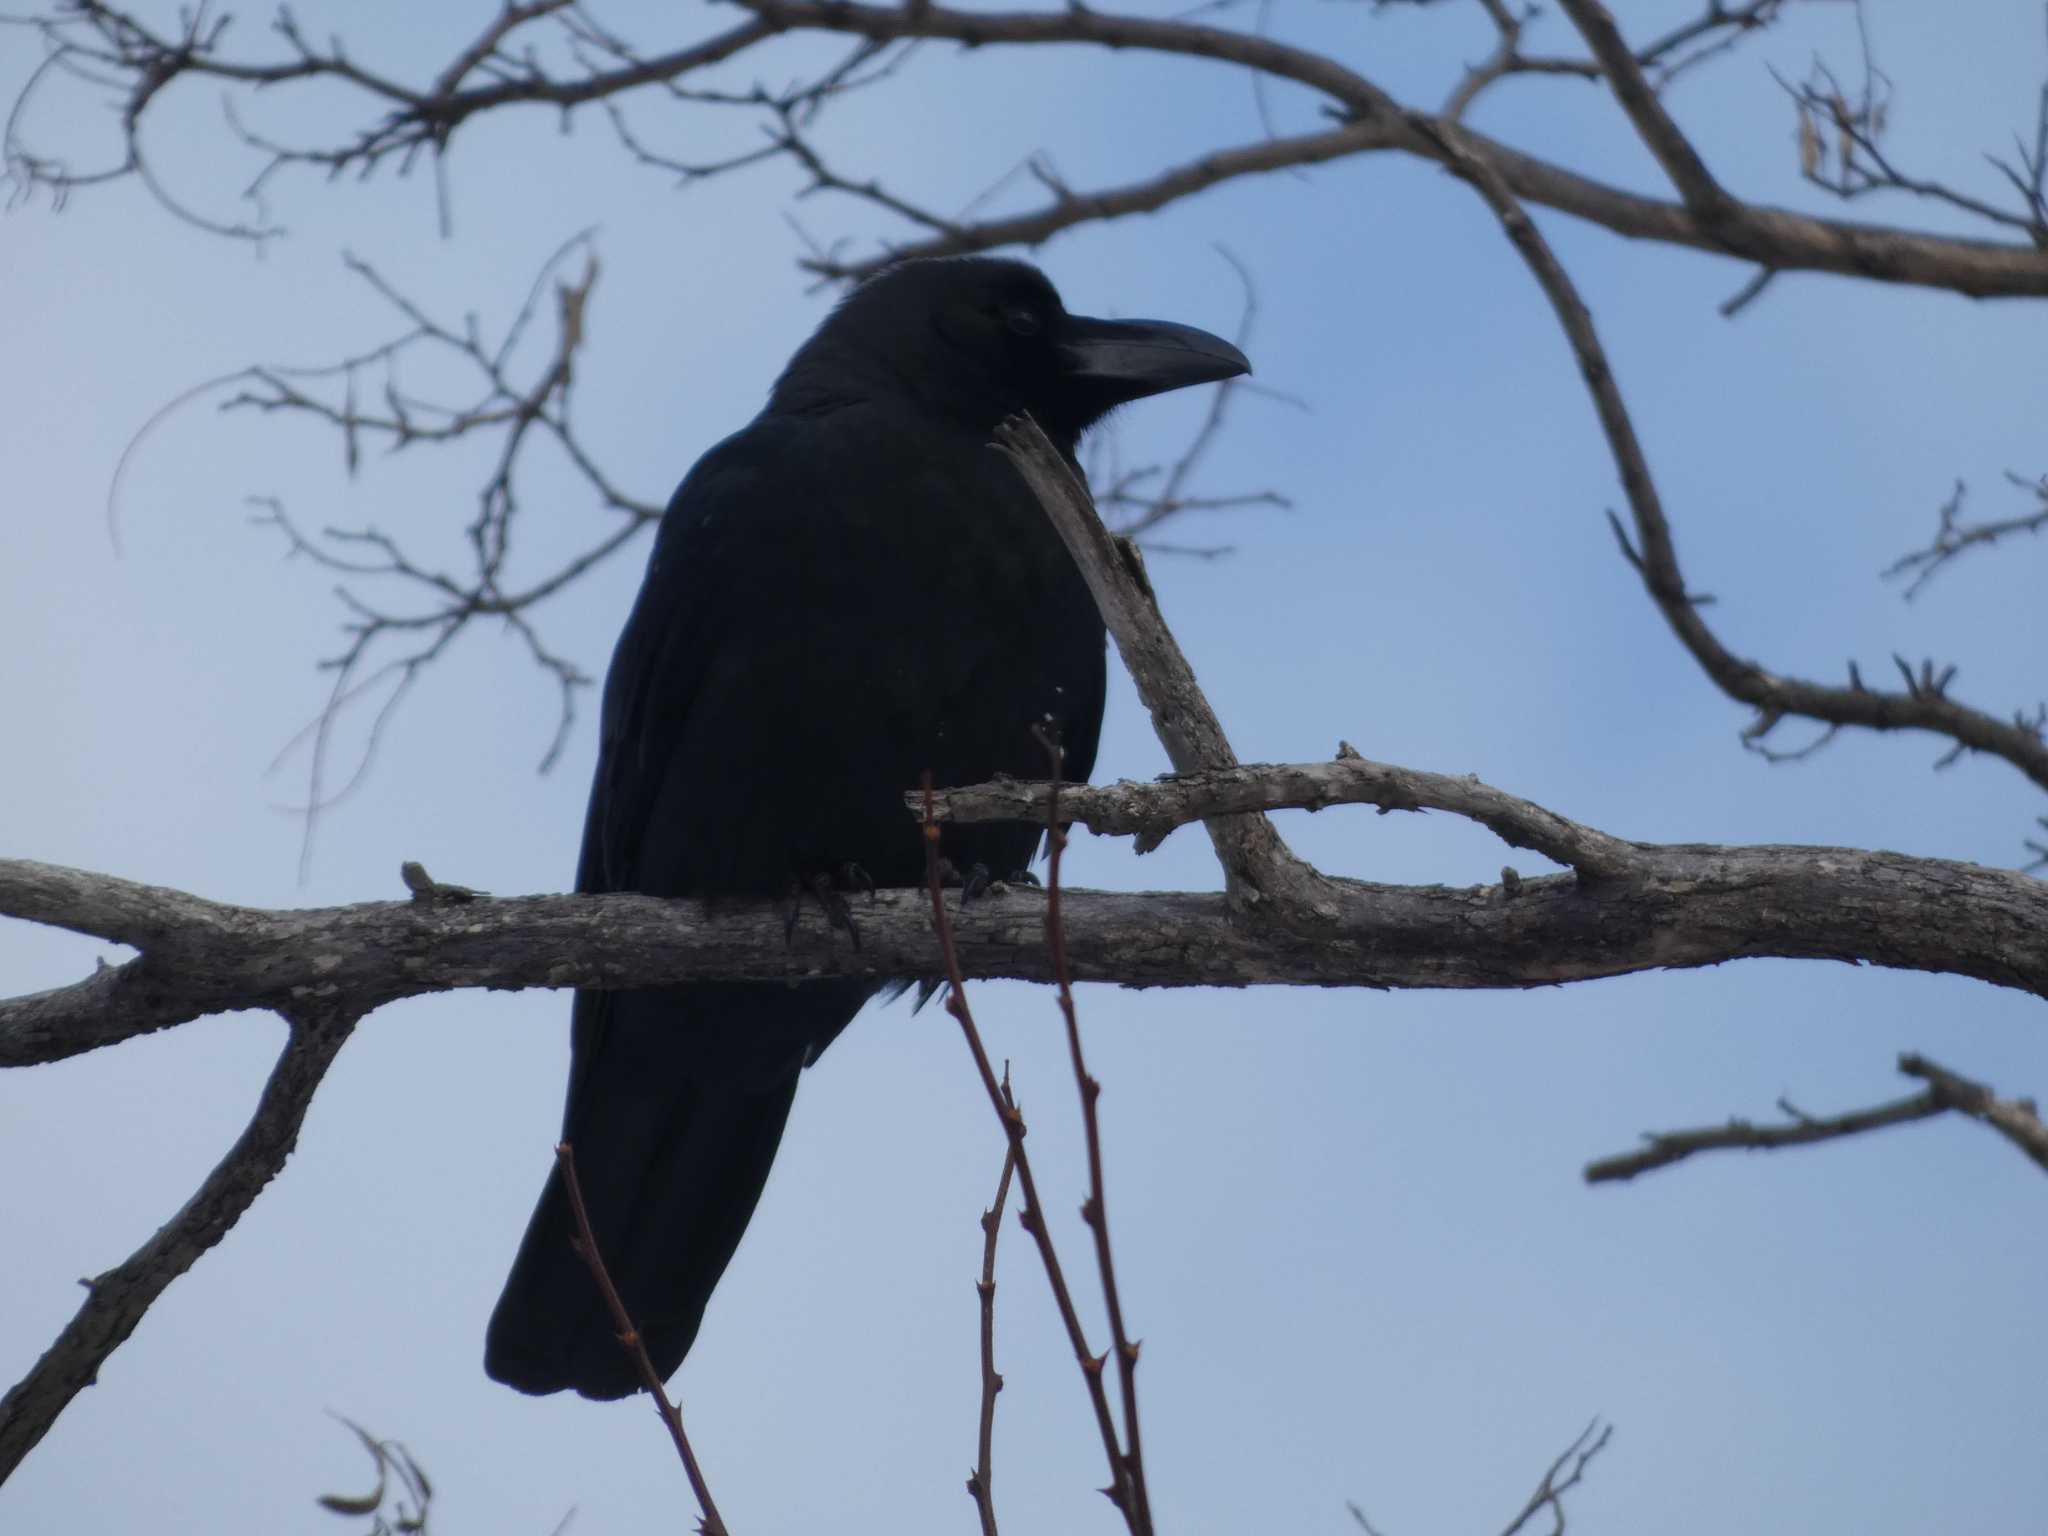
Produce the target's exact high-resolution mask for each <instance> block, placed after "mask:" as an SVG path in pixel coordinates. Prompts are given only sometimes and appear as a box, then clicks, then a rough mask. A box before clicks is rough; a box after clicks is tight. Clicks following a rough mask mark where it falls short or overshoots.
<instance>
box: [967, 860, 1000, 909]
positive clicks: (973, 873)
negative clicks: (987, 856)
mask: <svg viewBox="0 0 2048 1536" xmlns="http://www.w3.org/2000/svg"><path fill="white" fill-rule="evenodd" d="M995 883H996V882H995V876H993V875H991V874H990V873H989V872H988V866H987V865H986V864H983V863H980V862H977V863H976V864H975V866H974V867H973V868H972V869H970V870H968V871H967V878H966V880H964V881H963V882H961V885H960V899H961V900H962V901H973V900H975V899H976V898H977V897H980V896H986V895H987V894H988V888H989V887H990V886H992V885H994V884H995Z"/></svg>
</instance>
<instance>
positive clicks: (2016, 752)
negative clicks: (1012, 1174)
mask: <svg viewBox="0 0 2048 1536" xmlns="http://www.w3.org/2000/svg"><path fill="white" fill-rule="evenodd" d="M1414 124H1415V128H1416V131H1417V132H1418V133H1433V134H1437V135H1438V136H1439V137H1440V139H1441V143H1442V146H1443V152H1444V155H1445V157H1446V159H1447V161H1448V162H1449V164H1450V166H1451V169H1452V170H1454V171H1455V172H1456V173H1457V174H1458V175H1460V176H1461V177H1463V178H1464V179H1465V180H1466V181H1468V182H1470V183H1471V184H1472V186H1473V187H1474V188H1475V189H1477V191H1478V192H1479V195H1480V196H1481V197H1482V198H1484V199H1485V200H1486V203H1487V206H1488V207H1490V208H1492V209H1493V211H1494V214H1495V216H1496V217H1497V218H1499V220H1500V222H1501V227H1502V229H1503V230H1505V231H1506V233H1507V236H1508V239H1509V240H1510V241H1511V242H1512V243H1513V245H1514V247H1515V250H1516V251H1517V252H1518V253H1519V254H1520V255H1521V257H1522V259H1523V261H1524V262H1526V263H1527V264H1528V267H1529V270H1530V271H1531V273H1532V274H1534V276H1535V278H1536V281H1537V282H1538V284H1539V285H1540V286H1541V287H1542V289H1543V293H1544V296H1545V297H1546V298H1547V299H1549V301H1550V305H1551V308H1552V309H1553V310H1554V311H1555V312H1556V314H1557V319H1558V323H1559V325H1561V326H1562V327H1563V328H1564V333H1565V336H1566V339H1567V340H1568V341H1569V342H1570V343H1571V348H1572V352H1573V354H1574V355H1575V357H1576V358H1577V360H1578V364H1579V373H1580V376H1581V377H1582V378H1583V379H1584V380H1585V384H1586V389H1587V392H1588V393H1589V394H1590V395H1591V396H1592V399H1593V407H1594V410H1595V411H1596V412H1597V414H1598V415H1599V418H1600V426H1601V430H1602V431H1603V432H1604V433H1605V434H1606V437H1607V446H1608V450H1609V451H1610V452H1611V453H1612V455H1613V457H1614V463H1615V468H1616V470H1617V471H1618V473H1619V475H1620V478H1621V484H1622V490H1623V491H1624V493H1625V494H1626V495H1627V497H1628V504H1629V508H1630V510H1631V512H1632V513H1633V514H1634V519H1635V534H1636V536H1635V540H1634V541H1633V542H1631V541H1630V539H1629V537H1628V535H1627V533H1626V532H1624V531H1623V529H1622V526H1621V523H1620V522H1619V520H1618V519H1616V518H1615V517H1614V515H1613V513H1611V512H1610V513H1609V514H1608V521H1609V522H1610V523H1611V524H1612V525H1613V528H1614V536H1615V538H1616V540H1617V541H1618V542H1619V543H1620V545H1621V551H1622V554H1623V556H1624V557H1625V558H1626V559H1627V560H1628V562H1629V564H1630V565H1632V566H1633V567H1634V568H1635V571H1636V573H1637V575H1639V576H1640V577H1641V578H1642V581H1643V586H1644V589H1645V590H1646V591H1647V592H1648V593H1649V595H1650V598H1651V600H1652V601H1653V602H1655V603H1656V605H1657V608H1658V611H1659V612H1660V613H1662V614H1663V615H1664V621H1665V623H1667V624H1668V625H1669V626H1670V627H1671V630H1672V633H1674V634H1675V635H1677V636H1678V639H1679V641H1680V643H1682V644H1683V645H1684V646H1685V648H1686V649H1687V650H1688V651H1690V652H1691V653H1692V656H1693V659H1694V660H1695V661H1697V662H1698V663H1699V664H1700V667H1701V669H1702V670H1704V671H1705V672H1706V674H1707V676H1708V677H1710V678H1711V679H1712V680H1713V681H1714V683H1715V684H1716V685H1717V686H1718V687H1719V688H1720V689H1721V691H1722V692H1723V693H1725V694H1727V695H1728V696H1729V697H1730V698H1732V699H1735V700H1737V701H1738V702H1740V703H1744V704H1748V705H1751V706H1752V707H1754V708H1755V709H1756V711H1757V718H1756V719H1755V721H1754V722H1752V723H1751V724H1750V726H1749V727H1748V728H1747V729H1746V730H1745V731H1744V732H1743V740H1744V742H1745V744H1749V745H1754V744H1755V743H1758V742H1760V741H1762V739H1763V738H1764V737H1765V736H1767V735H1768V734H1769V733H1770V732H1771V731H1772V730H1773V729H1775V728H1776V727H1777V726H1778V725H1779V724H1780V723H1781V722H1783V721H1784V720H1785V719H1786V718H1787V717H1788V716H1799V717H1803V718H1805V719H1809V720H1818V721H1820V722H1822V723H1823V724H1828V725H1858V726H1863V727H1865V728H1867V729H1870V730H1877V731H1896V730H1919V731H1930V732H1933V733H1934V734H1936V735H1939V736H1945V737H1947V738H1948V739H1949V740H1950V741H1951V742H1953V743H1955V747H1956V749H1957V750H1959V751H1960V750H1969V751H1977V752H1986V753H1990V754H1991V755H1993V756H1996V757H2002V758H2004V759H2005V760H2006V761H2007V762H2009V763H2011V764H2012V765H2013V766H2014V767H2015V768H2018V769H2019V770H2020V772H2022V773H2024V774H2025V775H2026V776H2027V777H2028V778H2030V779H2032V780H2033V781H2034V782H2035V783H2036V784H2038V785H2040V786H2041V787H2042V788H2044V789H2048V739H2044V737H2043V733H2042V729H2041V727H2040V726H2039V725H2036V724H2033V723H2031V722H2030V721H2029V720H2028V719H2027V718H2026V717H2024V716H2015V717H2014V718H2013V719H2012V720H2011V721H2006V720H2000V719H1998V718H1997V717H1996V716H1994V715H1989V714H1986V713H1984V712H1983V711H1982V710H1978V709H1973V708H1971V707H1970V706H1968V705H1966V704H1961V703H1958V702H1957V701H1956V700H1954V699H1952V698H1950V697H1949V695H1948V685H1949V683H1950V682H1951V681H1952V680H1953V678H1954V675H1955V669H1954V668H1953V667H1950V668H1948V669H1946V670H1945V671H1941V672H1939V673H1937V672H1936V671H1935V669H1934V665H1933V663H1932V662H1927V663H1924V664H1923V665H1922V667H1921V670H1920V672H1919V674H1918V675H1916V674H1915V673H1914V672H1913V670H1912V669H1911V668H1910V667H1909V666H1908V665H1907V664H1906V662H1905V660H1904V658H1903V657H1894V658H1893V659H1894V660H1895V661H1896V662H1897V663H1898V667H1899V670H1900V672H1901V673H1902V674H1904V677H1905V684H1906V686H1905V690H1904V691H1903V692H1900V693H1886V692H1883V691H1881V690H1878V689H1873V688H1869V687H1866V686H1865V685H1864V683H1863V680H1862V678H1861V676H1860V675H1859V674H1858V673H1857V672H1856V670H1855V668H1854V667H1853V666H1852V667H1851V668H1850V680H1849V686H1848V687H1846V688H1832V687H1828V686H1825V685H1823V684H1820V683H1814V682H1808V681H1806V680H1805V679H1802V678H1791V677H1781V676H1779V675H1777V674H1775V673H1773V672H1769V671H1767V670H1766V669H1764V668H1763V667H1761V666H1759V665H1758V664H1757V663H1756V662H1753V661H1748V660H1744V659H1742V658H1740V657H1738V656H1736V655H1735V654H1734V653H1733V652H1731V651H1730V650H1729V649H1728V648H1727V647H1726V646H1725V645H1723V644H1722V643H1721V640H1720V638H1719V637H1718V636H1717V635H1716V634H1715V633H1714V631H1713V630H1712V629H1711V628H1709V627H1708V625H1707V622H1706V620H1705V619H1704V618H1702V617H1701V616H1700V608H1701V607H1702V605H1703V604H1704V602H1705V601H1706V599H1704V598H1702V597H1701V596H1700V595H1698V594H1696V593H1694V592H1693V591H1692V590H1691V589H1690V588H1689V587H1688V586H1687V585H1686V582H1685V578H1684V576H1683V575H1682V574H1681V572H1680V570H1679V565H1678V548H1677V545H1676V543H1675V542H1674V540H1673V538H1672V534H1671V524H1670V522H1669V520H1668V519H1667V518H1666V516H1665V513H1664V505H1663V499H1662V497H1661V496H1660V495H1659V494H1658V491H1657V485H1656V481H1655V480H1654V478H1653V477H1652V476H1651V474H1650V466H1649V460H1648V458H1647V457H1646V456H1645V454H1644V452H1643V447H1642V443H1641V442H1640V440H1639V439H1638V438H1637V437H1636V432H1635V426H1634V423H1633V422H1632V421H1631V420H1630V418H1629V412H1628V407H1627V405H1626V404H1625V403H1624V402H1623V400H1622V396H1621V388H1620V386H1619V385H1618V384H1617V383H1616V381H1615V378H1614V370H1613V368H1612V367H1611V366H1610V365H1609V363H1608V361H1607V354H1606V351H1605V349H1604V348H1603V347H1602V346H1601V344H1600V338H1599V334H1598V333H1597V331H1596V330H1595V329H1594V326H1593V316H1592V314H1591V312H1590V311H1588V310H1587V308H1586V306H1585V303H1584V301H1583V300H1582V299H1580V297H1579V294H1578V290H1577V289H1576V288H1575V287H1574V286H1573V284H1572V281H1571V278H1570V277H1569V276H1568V275H1567V274H1566V273H1565V270H1564V268H1563V267H1562V266H1561V265H1560V264H1559V263H1558V260H1557V258H1556V256H1555V255H1553V254H1552V252H1551V249H1550V246H1549V244H1548V243H1547V242H1546V241H1545V240H1544V238H1543V236H1542V234H1541V233H1539V232H1538V230H1537V228H1536V225H1535V223H1534V222H1533V221H1532V220H1531V219H1530V218H1529V215H1528V214H1527V212H1526V211H1525V210H1524V209H1523V208H1522V206H1521V204H1520V203H1519V202H1517V201H1516V200H1515V196H1514V193H1513V190H1512V189H1511V187H1510V186H1509V184H1508V182H1507V181H1506V180H1505V179H1504V178H1503V177H1502V176H1501V175H1500V174H1498V172H1496V171H1495V170H1494V168H1493V167H1492V166H1491V165H1490V164H1489V163H1488V162H1487V161H1486V160H1485V159H1484V158H1482V157H1481V156H1479V155H1478V154H1476V153H1474V152H1472V151H1471V149H1470V148H1469V142H1468V141H1469V137H1470V136H1469V135H1467V134H1465V133H1464V132H1463V131H1462V130H1460V129H1456V128H1448V127H1439V126H1437V125H1434V124H1432V123H1430V122H1429V121H1428V120H1426V119H1422V118H1419V117H1418V118H1416V119H1414Z"/></svg>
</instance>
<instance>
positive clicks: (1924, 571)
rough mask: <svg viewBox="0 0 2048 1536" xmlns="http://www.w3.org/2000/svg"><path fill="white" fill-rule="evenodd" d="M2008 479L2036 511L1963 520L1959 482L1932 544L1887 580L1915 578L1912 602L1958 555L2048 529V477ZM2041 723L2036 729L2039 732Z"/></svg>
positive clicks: (1891, 569) (1910, 586) (1895, 565)
mask: <svg viewBox="0 0 2048 1536" xmlns="http://www.w3.org/2000/svg"><path fill="white" fill-rule="evenodd" d="M2005 478H2006V479H2007V480H2009V481H2011V482H2012V483H2013V484H2014V485H2016V486H2018V487H2019V488H2020V489H2021V490H2023V491H2030V492H2032V493H2033V496H2034V498H2035V500H2036V501H2038V502H2039V503H2040V506H2039V508H2038V509H2037V510H2035V511H2032V512H2025V513H2022V514H2020V515H2019V516H2018V517H2001V518H1992V519H1989V520H1987V521H1985V522H1981V523H1966V522H1964V521H1962V511H1963V497H1964V496H1965V494H1967V490H1968V487H1966V486H1965V485H1964V483H1963V482H1962V481H1960V480H1958V481H1957V482H1956V488H1955V490H1954V491H1952V492H1950V494H1949V498H1948V500H1947V501H1945V502H1943V503H1942V504H1941V522H1940V525H1939V526H1938V527H1937V528H1936V529H1935V531H1934V539H1933V542H1931V543H1930V544H1928V545H1927V547H1926V548H1924V549H1916V550H1913V551H1911V552H1910V553H1908V554H1903V555H1901V556H1899V558H1898V559H1896V560H1894V561H1893V562H1892V563H1891V564H1890V565H1888V566H1886V567H1885V568H1884V575H1885V577H1886V578H1887V579H1888V580H1897V579H1898V578H1900V577H1902V576H1911V577H1912V578H1913V579H1912V580H1911V581H1909V582H1908V583H1907V584H1906V594H1905V595H1906V600H1907V601H1908V602H1911V601H1912V600H1913V599H1914V598H1916V597H1918V596H1919V595H1920V592H1921V589H1922V588H1923V587H1925V586H1926V585H1927V584H1928V583H1929V582H1930V581H1932V580H1934V578H1935V577H1936V576H1937V575H1939V574H1940V573H1941V571H1942V569H1943V568H1944V567H1945V566H1946V565H1947V564H1948V563H1949V562H1950V561H1951V560H1953V559H1955V558H1956V557H1957V556H1959V555H1964V554H1968V553H1969V552H1970V551H1971V550H1973V549H1989V548H1990V547H1991V546H1992V545H1994V544H1996V543H1997V542H1998V541H1999V540H2000V539H2003V538H2006V537H2008V536H2010V535H2012V534H2019V533H2039V532H2040V531H2041V530H2042V529H2043V528H2048V475H2043V476H2041V478H2040V479H2038V480H2029V479H2027V478H2026V477H2025V476H2024V475H2016V474H2014V473H2013V472H2012V471H2010V470H2007V471H2006V476H2005ZM2038 728H2039V727H2038V723H2037V726H2036V729H2037V730H2038Z"/></svg>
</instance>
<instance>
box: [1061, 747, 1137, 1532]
mask: <svg viewBox="0 0 2048 1536" xmlns="http://www.w3.org/2000/svg"><path fill="white" fill-rule="evenodd" d="M1039 740H1040V741H1041V742H1043V743H1044V745H1045V749H1046V756H1047V758H1048V759H1049V765H1050V767H1051V769H1052V780H1051V789H1050V792H1049V793H1048V794H1047V795H1046V798H1045V846H1046V873H1045V946H1046V948H1047V950H1049V951H1050V952H1051V954H1052V968H1053V985H1054V987H1055V989H1056V992H1057V995H1058V998H1059V1006H1060V1017H1061V1018H1062V1019H1063V1020H1064V1021H1065V1023H1066V1027H1067V1054H1068V1056H1069V1057H1070V1058H1071V1060H1072V1062H1073V1067H1074V1087H1075V1089H1076V1090H1077V1091H1078V1092H1079V1093H1080V1095H1081V1125H1082V1129H1083V1133H1084V1136H1085V1139H1086V1143H1087V1148H1088V1198H1087V1200H1086V1201H1084V1202H1083V1203H1082V1206H1081V1219H1082V1220H1083V1221H1084V1222H1086V1223H1087V1225H1088V1230H1089V1232H1090V1233H1091V1234H1092V1235H1093V1237H1094V1239H1095V1267H1096V1269H1097V1270H1098V1271H1099V1272H1100V1274H1101V1276H1102V1303H1103V1308H1104V1310H1105V1311H1106V1312H1107V1313H1108V1316H1109V1337H1110V1342H1111V1347H1112V1348H1113V1349H1114V1351H1115V1353H1116V1365H1117V1384H1118V1387H1119V1389H1120V1391H1121V1394H1122V1398H1123V1407H1124V1450H1123V1474H1124V1475H1123V1483H1124V1485H1125V1486H1126V1487H1128V1488H1129V1490H1130V1493H1131V1497H1132V1499H1133V1501H1134V1504H1133V1507H1134V1510H1135V1514H1136V1518H1135V1520H1133V1522H1132V1529H1133V1530H1134V1531H1136V1532H1138V1533H1139V1536H1150V1533H1151V1530H1152V1495H1151V1491H1150V1490H1149V1489H1148V1488H1147V1486H1146V1483H1145V1456H1144V1449H1143V1442H1142V1440H1141V1439H1140V1438H1139V1434H1138V1344H1137V1342H1136V1341H1135V1340H1133V1339H1132V1338H1131V1336H1130V1333H1129V1331H1128V1330H1127V1329H1126V1328H1125V1327H1124V1303H1123V1294H1122V1292H1121V1291H1120V1290H1118V1288H1117V1283H1116V1255H1115V1251H1114V1249H1113V1248H1112V1246H1111V1244H1110V1240H1109V1196H1108V1193H1107V1189H1106V1186H1105V1184H1104V1180H1103V1176H1102V1119H1101V1110H1100V1101H1101V1099H1102V1083H1101V1082H1100V1081H1099V1080H1098V1079H1097V1078H1096V1077H1095V1076H1094V1075H1093V1074H1091V1073H1090V1072H1089V1070H1088V1063H1087V1060H1086V1058H1085V1057H1084V1056H1083V1055H1082V1052H1081V1021H1080V1017H1079V1015H1078V1014H1077V1013H1076V1012H1075V1009H1074V976H1073V968H1072V967H1071V966H1070V965H1069V964H1068V963H1067V931H1066V923H1065V918H1064V915H1063V912H1062V909H1061V905H1060V855H1061V854H1063V853H1064V852H1065V851H1066V847H1067V829H1066V827H1065V825H1064V824H1063V823H1062V822H1061V820H1060V780H1061V778H1062V777H1063V772H1062V771H1063V769H1064V768H1065V766H1066V754H1065V753H1064V752H1063V751H1062V750H1061V748H1060V744H1059V741H1058V740H1057V738H1055V737H1053V736H1051V735H1050V734H1048V733H1047V732H1046V731H1044V730H1041V731H1040V732H1039Z"/></svg>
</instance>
